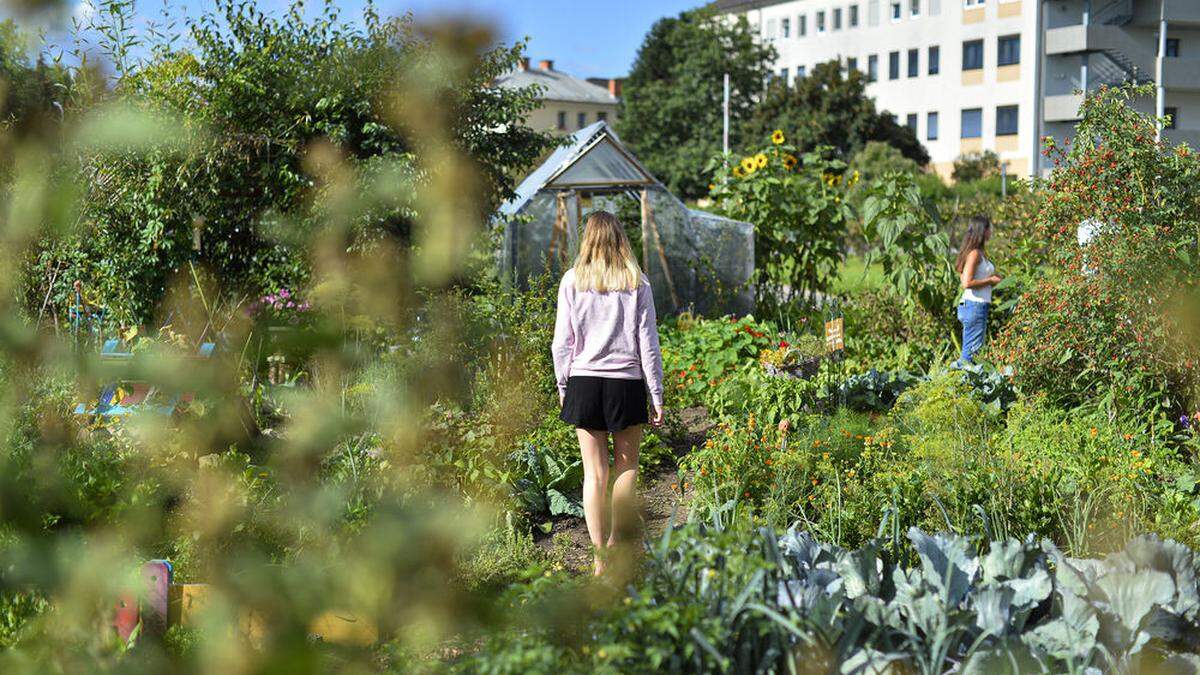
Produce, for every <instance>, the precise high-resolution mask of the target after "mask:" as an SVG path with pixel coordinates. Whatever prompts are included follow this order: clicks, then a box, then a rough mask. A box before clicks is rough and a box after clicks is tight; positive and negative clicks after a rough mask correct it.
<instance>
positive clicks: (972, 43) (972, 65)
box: [962, 40, 983, 70]
mask: <svg viewBox="0 0 1200 675" xmlns="http://www.w3.org/2000/svg"><path fill="white" fill-rule="evenodd" d="M980 68H983V40H968V41H966V42H964V43H963V62H962V69H963V70H979V69H980Z"/></svg>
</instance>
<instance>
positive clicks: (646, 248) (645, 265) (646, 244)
mask: <svg viewBox="0 0 1200 675" xmlns="http://www.w3.org/2000/svg"><path fill="white" fill-rule="evenodd" d="M649 221H650V191H649V190H647V189H646V188H642V269H643V270H645V271H646V276H650V224H649Z"/></svg>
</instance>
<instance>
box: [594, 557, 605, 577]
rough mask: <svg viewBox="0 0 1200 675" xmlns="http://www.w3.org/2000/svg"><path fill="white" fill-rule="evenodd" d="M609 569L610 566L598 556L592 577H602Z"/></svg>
mask: <svg viewBox="0 0 1200 675" xmlns="http://www.w3.org/2000/svg"><path fill="white" fill-rule="evenodd" d="M607 567H608V566H607V565H605V564H604V561H603V560H601V559H600V556H596V557H595V562H594V563H593V569H592V576H594V577H598V576H602V575H603V574H604V570H605V569H607Z"/></svg>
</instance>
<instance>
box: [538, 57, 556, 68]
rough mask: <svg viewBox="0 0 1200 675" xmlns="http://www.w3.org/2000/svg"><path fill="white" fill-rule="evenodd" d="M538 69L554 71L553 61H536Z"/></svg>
mask: <svg viewBox="0 0 1200 675" xmlns="http://www.w3.org/2000/svg"><path fill="white" fill-rule="evenodd" d="M538 68H541V69H542V70H547V71H549V70H554V61H553V60H552V59H542V60H541V61H538Z"/></svg>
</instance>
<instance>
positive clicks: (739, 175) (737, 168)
mask: <svg viewBox="0 0 1200 675" xmlns="http://www.w3.org/2000/svg"><path fill="white" fill-rule="evenodd" d="M745 175H746V172H745V171H742V167H740V166H735V167H733V177H734V178H742V177H743V176H745Z"/></svg>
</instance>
